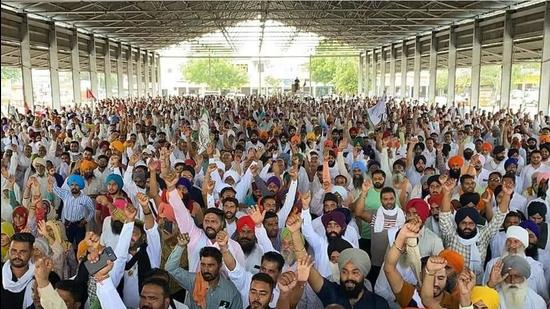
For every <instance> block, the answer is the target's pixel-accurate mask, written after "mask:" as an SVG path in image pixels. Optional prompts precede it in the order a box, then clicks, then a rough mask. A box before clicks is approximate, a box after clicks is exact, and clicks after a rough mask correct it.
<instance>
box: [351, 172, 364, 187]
mask: <svg viewBox="0 0 550 309" xmlns="http://www.w3.org/2000/svg"><path fill="white" fill-rule="evenodd" d="M363 180H364V179H363V175H359V176H355V175H354V176H353V180H352V182H353V187H354V188H355V189H360V188H361V186H362V185H363Z"/></svg>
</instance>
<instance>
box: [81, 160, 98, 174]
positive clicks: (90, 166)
mask: <svg viewBox="0 0 550 309" xmlns="http://www.w3.org/2000/svg"><path fill="white" fill-rule="evenodd" d="M96 167H97V163H95V162H94V161H90V160H82V161H81V162H80V171H81V172H85V171H93V170H95V168H96Z"/></svg>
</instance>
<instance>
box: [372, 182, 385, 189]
mask: <svg viewBox="0 0 550 309" xmlns="http://www.w3.org/2000/svg"><path fill="white" fill-rule="evenodd" d="M372 186H373V187H374V188H375V189H382V188H383V187H384V183H383V182H373V183H372Z"/></svg>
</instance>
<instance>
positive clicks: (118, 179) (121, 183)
mask: <svg viewBox="0 0 550 309" xmlns="http://www.w3.org/2000/svg"><path fill="white" fill-rule="evenodd" d="M111 181H114V182H116V184H117V186H118V189H119V190H122V187H123V186H124V181H123V180H122V176H120V175H118V174H111V175H109V176H107V178H105V183H106V184H108V183H109V182H111Z"/></svg>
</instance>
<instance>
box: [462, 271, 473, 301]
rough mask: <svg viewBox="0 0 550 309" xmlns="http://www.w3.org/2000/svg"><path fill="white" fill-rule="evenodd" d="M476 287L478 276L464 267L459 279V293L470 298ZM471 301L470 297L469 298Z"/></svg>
mask: <svg viewBox="0 0 550 309" xmlns="http://www.w3.org/2000/svg"><path fill="white" fill-rule="evenodd" d="M475 285H476V274H475V273H474V272H473V271H471V270H470V269H469V268H467V267H464V269H463V270H462V272H461V273H460V275H459V277H458V291H459V293H460V295H461V296H470V294H471V293H472V289H473V288H474V286H475ZM467 299H469V297H467Z"/></svg>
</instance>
